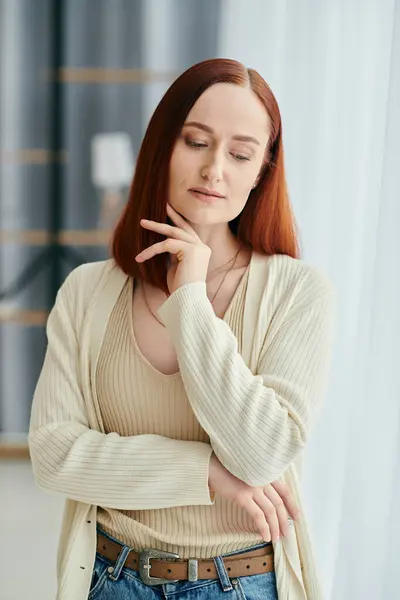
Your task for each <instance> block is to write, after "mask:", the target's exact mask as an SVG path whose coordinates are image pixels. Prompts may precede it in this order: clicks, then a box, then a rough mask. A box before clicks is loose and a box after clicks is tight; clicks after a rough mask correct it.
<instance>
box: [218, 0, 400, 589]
mask: <svg viewBox="0 0 400 600" xmlns="http://www.w3.org/2000/svg"><path fill="white" fill-rule="evenodd" d="M218 54H219V56H226V57H230V58H235V59H237V60H240V61H241V62H244V63H245V64H246V65H247V66H251V67H254V68H256V69H257V70H258V71H259V72H260V73H261V75H263V77H264V78H265V79H266V80H267V81H268V83H269V84H270V86H271V88H272V90H273V91H274V93H275V95H276V96H277V99H278V102H279V104H280V107H281V112H282V118H283V132H284V144H285V150H286V166H287V173H288V182H289V190H290V194H291V200H292V203H293V205H294V209H295V213H296V215H297V219H298V223H299V227H300V231H301V240H302V245H303V258H304V260H306V261H307V262H310V263H312V264H316V265H318V266H320V267H322V268H323V269H324V270H325V271H326V272H327V273H328V274H329V275H330V277H331V279H332V280H333V282H334V284H335V286H336V288H337V291H338V298H339V318H338V329H337V340H336V346H335V353H334V360H333V366H332V371H331V380H330V386H329V391H328V394H327V397H326V400H325V409H324V412H323V414H322V417H321V419H320V421H319V424H318V426H317V427H316V428H315V430H314V432H313V435H312V440H311V443H310V445H309V448H308V451H307V455H306V469H305V474H304V480H303V490H304V499H305V504H306V507H307V515H308V518H309V521H310V524H311V527H312V531H313V534H314V539H315V542H316V550H317V555H318V557H319V563H320V567H321V572H322V576H323V581H324V586H325V590H326V597H327V598H329V599H330V600H339V599H340V600H354V599H360V600H361V599H363V600H380V599H382V600H384V599H386V598H400V578H399V577H398V572H399V569H398V556H399V554H400V539H399V538H400V536H399V533H400V516H399V514H398V511H396V508H397V506H399V505H400V454H399V446H400V433H399V424H400V379H399V376H398V373H399V369H400V363H399V359H400V316H399V314H400V302H399V298H400V267H399V262H400V260H399V259H400V251H399V246H398V237H399V235H398V231H399V227H400V198H399V192H398V190H399V188H400V175H399V173H400V111H399V107H400V0H362V1H361V0H308V1H305V0H303V1H301V2H295V1H294V0H293V1H292V2H290V1H286V2H283V1H281V2H279V3H278V2H273V1H272V0H268V1H266V0H259V1H258V0H253V1H251V2H247V3H245V2H239V1H236V0H225V1H223V2H222V17H221V20H220V32H219V48H218ZM396 108H397V110H396Z"/></svg>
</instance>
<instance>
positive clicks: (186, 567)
mask: <svg viewBox="0 0 400 600" xmlns="http://www.w3.org/2000/svg"><path fill="white" fill-rule="evenodd" d="M121 550H122V546H121V545H120V544H118V543H116V542H113V541H112V540H109V539H108V538H106V537H104V536H103V535H102V534H101V532H97V552H98V553H99V554H101V556H104V557H105V558H107V559H108V560H110V561H113V562H116V560H117V558H118V556H119V554H120V552H121ZM168 558H170V559H171V558H173V561H171V562H167V559H168ZM223 560H224V565H225V568H226V570H227V572H228V576H229V577H244V576H247V575H258V574H260V573H269V572H270V571H273V570H274V549H273V546H272V544H269V545H268V546H263V547H262V548H258V549H257V550H251V551H250V552H242V553H240V554H235V555H234V556H227V557H224V559H223ZM124 567H128V569H133V570H134V571H139V572H140V576H141V578H142V580H143V581H144V583H147V584H148V585H158V584H160V583H166V582H170V583H171V581H175V582H176V581H181V580H186V581H187V580H188V581H197V580H198V579H218V574H217V569H216V567H215V563H214V561H213V559H212V558H211V559H188V560H182V559H179V556H178V555H177V554H172V553H170V552H163V551H161V550H155V549H151V550H144V551H143V552H140V553H137V552H135V551H134V550H131V551H130V552H129V554H128V556H127V558H126V561H125V563H124ZM108 570H109V573H110V574H111V573H112V572H113V570H114V568H113V567H109V569H108ZM150 570H151V575H150Z"/></svg>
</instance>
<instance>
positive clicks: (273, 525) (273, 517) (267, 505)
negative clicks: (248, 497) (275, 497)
mask: <svg viewBox="0 0 400 600" xmlns="http://www.w3.org/2000/svg"><path fill="white" fill-rule="evenodd" d="M253 500H254V502H255V503H256V504H257V506H258V507H259V508H260V509H261V510H262V512H263V514H264V519H265V520H266V521H267V523H268V526H269V530H270V532H271V539H272V541H273V542H276V541H277V539H278V538H279V536H280V528H279V520H278V515H277V513H276V509H275V506H274V505H273V503H272V502H271V501H270V500H269V498H267V496H266V495H265V494H264V491H263V489H262V488H259V489H257V490H256V493H254V494H253Z"/></svg>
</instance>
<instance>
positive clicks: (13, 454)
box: [0, 433, 29, 460]
mask: <svg viewBox="0 0 400 600" xmlns="http://www.w3.org/2000/svg"><path fill="white" fill-rule="evenodd" d="M0 459H2V460H14V459H23V460H26V459H28V460H29V447H28V435H27V434H24V435H22V434H21V435H12V436H11V435H9V434H6V433H1V434H0Z"/></svg>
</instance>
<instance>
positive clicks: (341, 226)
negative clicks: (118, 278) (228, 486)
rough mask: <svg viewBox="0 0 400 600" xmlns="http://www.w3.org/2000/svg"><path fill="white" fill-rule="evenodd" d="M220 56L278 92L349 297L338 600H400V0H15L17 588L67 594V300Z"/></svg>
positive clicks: (341, 343)
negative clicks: (58, 341)
mask: <svg viewBox="0 0 400 600" xmlns="http://www.w3.org/2000/svg"><path fill="white" fill-rule="evenodd" d="M212 57H229V58H234V59H237V60H240V61H241V62H243V63H245V64H246V65H247V66H249V67H253V68H255V69H257V70H258V71H259V72H260V73H261V75H262V76H263V77H264V78H265V79H266V81H267V82H268V83H269V85H270V86H271V88H272V90H273V92H274V94H275V96H276V97H277V100H278V103H279V105H280V109H281V113H282V119H283V140H284V145H285V153H286V168H287V179H288V185H289V192H290V197H291V201H292V204H293V207H294V211H295V214H296V217H297V221H298V225H299V230H300V233H301V244H302V249H303V256H302V258H303V260H305V261H306V262H309V263H312V264H315V265H317V266H319V267H321V268H322V269H323V270H324V271H325V272H326V273H327V274H328V275H329V276H330V277H331V279H332V280H333V282H334V284H335V286H336V288H337V292H338V300H339V307H338V308H339V318H338V327H337V342H336V347H335V353H334V360H333V365H332V371H331V380H330V385H329V390H328V393H327V397H326V400H325V408H324V411H323V414H322V416H321V418H320V421H319V423H318V426H317V427H316V429H315V431H314V434H313V437H312V440H311V442H310V444H309V448H308V450H307V458H306V470H305V473H304V480H303V490H304V500H305V504H306V507H307V511H306V512H307V516H308V519H309V521H310V526H311V529H312V531H313V534H314V539H315V545H316V552H317V555H318V558H319V563H320V567H321V573H322V578H323V581H324V586H325V590H326V598H327V599H329V600H339V599H340V600H354V598H360V599H361V598H363V600H383V599H386V598H399V597H400V580H399V578H398V558H397V557H398V555H399V553H400V517H399V514H398V510H397V506H398V505H399V503H400V452H399V447H400V432H399V426H400V382H399V377H398V372H399V368H400V316H399V311H400V302H399V297H400V283H399V281H400V267H399V262H400V251H399V245H398V239H399V228H400V197H399V189H400V175H399V173H400V143H399V140H400V111H399V106H400V0H346V1H345V0H286V1H283V0H282V1H280V2H277V1H276V2H274V1H273V0H248V1H247V2H243V0H0V598H1V600H5V599H7V600H22V599H24V598H26V597H29V598H31V599H32V600H35V599H40V600H47V599H50V598H53V597H54V590H55V552H56V545H57V537H58V532H59V526H60V516H61V510H62V502H63V498H61V497H58V496H53V495H51V494H45V493H43V492H40V491H39V490H37V489H36V488H35V484H34V482H33V477H32V474H31V468H30V463H29V458H28V451H27V441H26V434H27V429H28V423H29V415H30V407H31V399H32V394H33V390H34V387H35V383H36V380H37V377H38V374H39V371H40V368H41V366H42V362H43V358H44V352H45V347H46V337H45V323H46V319H47V315H48V312H49V310H50V308H51V306H52V304H53V302H54V298H55V294H56V292H57V289H58V288H59V286H60V285H61V283H62V281H63V280H64V279H65V277H66V275H67V274H68V273H69V272H70V271H71V270H72V269H73V268H74V267H76V266H78V265H79V264H81V263H83V262H89V261H97V260H103V259H105V258H107V257H108V241H109V235H110V230H111V229H112V227H113V224H114V223H115V220H116V219H117V217H118V215H119V214H120V211H121V209H122V207H123V205H124V203H125V201H126V197H127V193H128V188H129V184H130V181H131V178H132V174H133V172H134V167H135V157H136V156H137V153H138V150H139V147H140V143H141V140H142V137H143V134H144V131H145V128H146V126H147V123H148V120H149V118H150V116H151V114H152V112H153V110H154V108H155V107H156V105H157V103H158V101H159V100H160V98H161V96H162V94H163V93H164V91H165V90H166V89H167V87H168V86H169V85H170V84H171V83H172V81H173V80H174V79H175V78H176V77H177V76H178V75H179V74H180V73H181V72H182V71H183V70H185V69H186V68H187V67H189V66H190V65H192V64H193V63H196V62H199V61H201V60H204V59H207V58H212ZM17 556H20V558H19V559H18V560H16V557H17Z"/></svg>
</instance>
